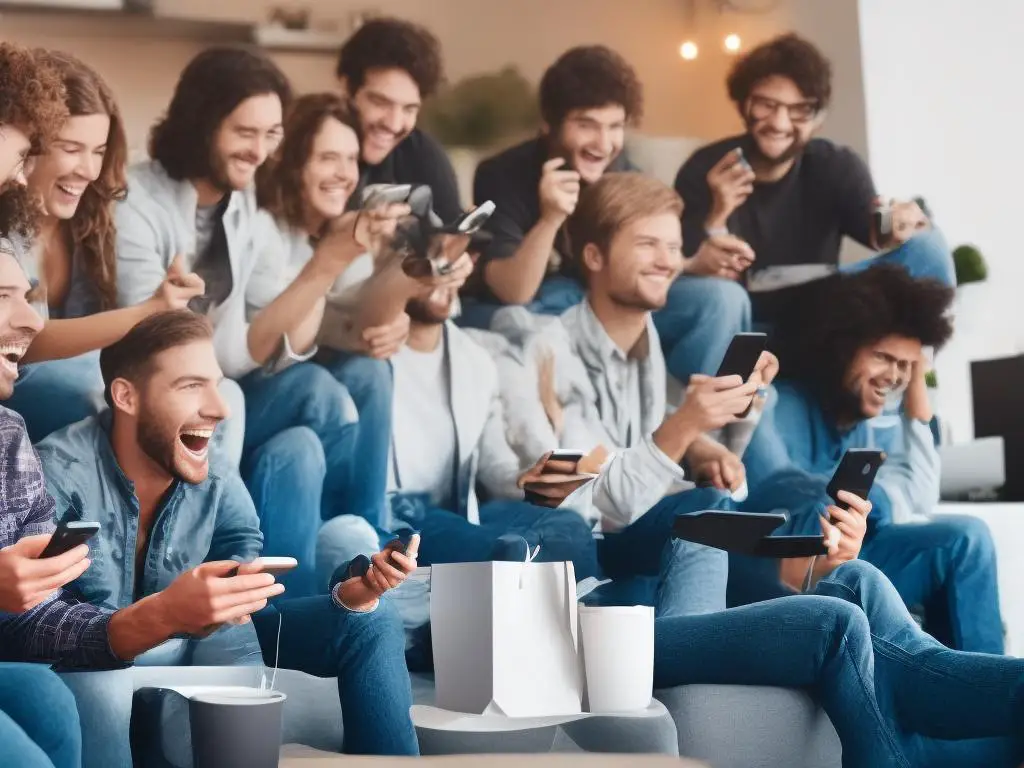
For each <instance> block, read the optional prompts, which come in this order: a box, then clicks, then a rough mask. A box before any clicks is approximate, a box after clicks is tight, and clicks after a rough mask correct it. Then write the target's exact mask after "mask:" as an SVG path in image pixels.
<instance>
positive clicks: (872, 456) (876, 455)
mask: <svg viewBox="0 0 1024 768" xmlns="http://www.w3.org/2000/svg"><path fill="white" fill-rule="evenodd" d="M884 463H885V452H884V451H876V450H874V449H872V448H855V449H852V450H849V451H847V452H846V453H845V454H843V459H842V461H840V462H839V466H838V467H836V471H835V472H833V473H832V479H831V480H829V482H828V488H827V489H826V491H827V493H828V495H829V496H831V497H832V500H833V501H834V502H835V503H836V506H837V507H839V508H840V509H849V508H850V505H849V504H847V503H846V502H843V501H840V500H839V492H840V491H847V492H848V493H852V494H853V495H854V496H860V497H861V498H862V499H866V498H867V497H868V494H869V493H871V486H872V485H874V482H875V475H877V474H878V470H879V468H880V467H881V466H882V464H884Z"/></svg>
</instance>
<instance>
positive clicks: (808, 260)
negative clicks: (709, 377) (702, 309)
mask: <svg viewBox="0 0 1024 768" xmlns="http://www.w3.org/2000/svg"><path fill="white" fill-rule="evenodd" d="M728 89H729V97H730V99H732V101H733V102H734V103H735V105H736V109H737V110H738V112H739V115H740V117H741V118H742V120H743V122H744V125H745V126H746V132H745V133H743V134H741V135H739V136H732V137H729V138H727V139H723V140H721V141H719V142H716V143H714V144H711V145H709V146H706V147H704V148H702V149H700V150H698V151H697V152H695V153H694V154H693V156H692V157H690V159H689V160H687V161H686V163H684V164H683V166H682V168H681V169H680V170H679V173H678V175H677V176H676V182H675V187H676V191H677V192H679V194H680V195H681V196H682V198H683V201H684V203H685V206H686V207H685V209H684V212H683V242H684V244H685V251H686V255H687V256H688V257H690V258H689V260H688V265H687V266H688V269H687V271H688V272H689V273H690V274H691V275H695V276H701V277H703V278H704V279H703V280H702V281H700V282H701V283H703V285H704V286H705V287H706V288H707V294H706V295H705V296H703V297H701V296H700V295H698V296H697V297H696V298H697V299H698V300H704V301H714V302H721V301H727V302H730V303H732V304H734V305H736V306H737V307H738V309H737V312H740V313H747V312H750V309H748V308H749V307H752V313H753V316H752V320H753V322H754V323H765V324H773V323H775V322H777V321H778V319H779V316H780V314H781V313H782V312H783V311H784V309H785V308H786V307H788V306H793V305H795V304H799V303H800V302H802V301H804V300H805V297H806V296H807V295H808V293H809V292H813V290H814V284H815V282H816V281H817V280H818V279H820V278H821V277H824V276H826V275H828V274H830V273H831V272H834V271H835V270H836V269H837V268H838V264H839V254H840V247H841V244H842V240H843V238H844V237H850V238H853V239H854V240H856V241H857V242H859V243H861V244H862V245H864V246H866V247H868V248H871V249H872V250H875V251H878V252H886V253H884V255H883V256H881V257H879V258H878V259H867V260H864V261H861V262H858V263H857V264H856V265H853V266H852V267H849V268H851V269H855V270H857V269H865V268H867V267H869V266H870V265H872V264H875V263H878V262H879V261H880V260H881V261H887V262H894V263H897V264H900V265H902V266H904V267H905V268H906V269H907V270H908V271H909V272H910V273H911V274H912V275H915V276H916V277H934V278H936V279H938V280H941V281H942V282H944V283H946V284H947V285H952V284H953V283H954V272H953V263H952V257H951V254H950V251H949V249H948V247H947V246H946V244H945V242H944V241H943V239H942V237H941V235H940V234H939V233H938V232H937V231H936V230H934V229H933V228H932V227H931V223H930V221H929V219H928V216H927V215H926V214H925V213H924V211H923V210H922V208H921V207H920V205H919V203H917V202H891V205H889V204H888V203H887V205H889V208H888V210H889V211H890V213H889V214H888V215H887V216H886V218H887V219H888V221H887V223H886V224H885V225H884V226H883V227H882V228H879V227H878V226H876V225H875V224H873V212H874V211H875V209H876V204H878V203H881V202H882V201H880V200H878V199H877V195H876V192H875V186H874V182H873V181H872V179H871V173H870V171H869V170H868V167H867V165H866V164H865V162H864V161H863V160H862V159H861V158H860V157H858V156H857V154H856V153H855V152H854V151H853V150H851V149H850V148H848V147H843V146H839V145H837V144H835V143H833V142H831V141H829V140H827V139H823V138H820V137H817V136H816V135H815V134H816V133H817V132H818V130H819V129H820V128H821V126H822V124H823V123H824V120H825V116H826V113H827V109H828V106H829V103H830V101H831V98H832V66H831V64H830V62H829V60H828V59H827V58H825V56H824V55H823V54H822V53H821V51H819V50H818V49H817V48H816V47H815V46H814V45H813V44H812V43H810V42H808V41H807V40H804V39H802V38H800V37H798V36H797V35H795V34H787V35H783V36H781V37H777V38H775V39H773V40H770V41H768V42H766V43H764V44H763V45H760V46H758V47H757V48H755V49H754V50H752V51H750V52H749V53H748V54H747V55H746V56H744V57H742V58H741V59H739V60H738V61H737V62H736V64H735V66H734V67H733V69H732V71H731V73H730V74H729V78H728ZM706 244H707V245H706ZM721 283H725V284H727V285H728V288H721V285H720V284H721ZM737 289H745V290H737ZM748 294H749V295H748ZM691 346H693V345H692V343H691ZM723 351H724V349H720V350H717V351H716V352H717V354H716V357H720V356H721V354H722V352H723ZM701 359H702V356H701V355H700V354H699V353H697V352H694V353H693V354H691V355H690V360H691V362H690V366H691V367H692V371H693V372H698V371H699V372H705V373H706V372H708V371H707V370H701V369H700V368H699V367H693V366H698V365H699V364H700V361H701ZM680 373H686V371H683V370H681V371H680Z"/></svg>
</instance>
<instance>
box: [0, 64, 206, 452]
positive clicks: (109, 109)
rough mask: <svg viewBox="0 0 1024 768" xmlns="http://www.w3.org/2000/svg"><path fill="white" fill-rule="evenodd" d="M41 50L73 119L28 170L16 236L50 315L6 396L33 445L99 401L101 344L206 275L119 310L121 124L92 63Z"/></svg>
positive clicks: (176, 281)
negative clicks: (25, 227)
mask: <svg viewBox="0 0 1024 768" xmlns="http://www.w3.org/2000/svg"><path fill="white" fill-rule="evenodd" d="M37 55H39V56H40V57H41V58H42V59H43V60H44V61H45V62H46V63H47V65H48V66H50V67H52V68H53V69H54V70H55V71H56V72H57V73H59V76H60V79H61V83H62V86H63V90H64V105H65V110H66V112H65V114H67V117H66V118H65V119H64V120H60V119H59V117H58V119H57V120H56V121H55V122H54V123H53V124H54V125H58V126H60V127H59V129H58V130H57V131H56V132H55V135H54V136H53V137H52V138H51V139H50V141H49V144H48V146H47V148H46V151H45V152H43V153H42V154H41V155H39V157H38V158H35V163H34V167H33V168H32V169H31V172H30V173H29V174H28V192H29V193H30V195H31V197H32V200H33V202H34V203H35V204H36V205H37V206H38V208H39V216H38V219H37V223H36V226H35V227H34V232H33V234H32V236H31V237H28V236H25V234H24V233H22V234H21V235H20V236H15V237H13V238H12V243H13V245H14V250H15V253H16V255H17V256H18V257H19V260H20V261H21V263H22V264H23V265H24V266H25V268H26V271H28V273H29V278H30V280H32V281H33V282H34V283H36V284H38V286H39V291H38V300H39V303H40V309H41V310H42V312H43V315H44V317H45V318H47V322H46V326H45V327H44V329H43V331H42V332H41V333H40V334H39V335H38V336H37V337H36V340H35V341H34V342H33V344H32V346H31V347H30V348H29V350H28V352H27V354H26V355H25V361H24V362H26V363H30V365H27V366H25V368H23V370H22V374H21V377H20V378H19V380H18V383H17V386H16V387H15V390H14V396H13V397H12V398H11V400H10V401H9V402H8V406H9V407H10V408H12V409H13V410H15V411H18V412H19V413H21V415H22V416H23V417H24V418H25V423H26V426H27V427H28V431H29V436H30V437H31V439H32V441H33V442H38V441H39V440H41V439H42V438H44V437H46V436H47V435H48V434H49V433H50V432H53V431H55V430H57V429H60V428H62V427H64V426H66V425H68V424H71V423H73V422H75V421H79V420H81V419H83V418H85V417H87V416H89V415H92V414H93V413H95V412H97V411H98V410H99V409H100V408H101V407H102V397H101V394H102V391H103V383H102V380H101V378H100V372H99V357H98V354H99V350H100V349H102V348H103V347H105V346H107V345H108V344H112V343H113V342H115V341H117V340H118V339H119V338H121V336H123V335H124V334H125V333H126V332H127V331H128V330H129V329H130V328H131V327H132V326H134V325H135V324H136V323H137V322H139V321H140V320H142V319H143V318H144V317H147V316H148V315H150V314H152V313H154V312H157V311H160V310H164V309H174V308H181V307H184V306H185V305H186V304H187V302H188V300H189V299H190V298H192V297H193V296H195V295H198V294H199V293H202V281H200V280H199V279H198V278H196V277H195V276H194V275H183V274H181V273H176V274H174V275H172V276H171V277H169V278H168V279H167V280H165V281H164V282H163V284H162V285H161V286H160V288H159V289H158V290H157V291H156V293H155V294H154V295H153V297H152V298H151V299H150V300H149V301H147V302H145V303H143V304H140V305H138V306H134V307H129V308H125V309H116V308H115V307H116V300H117V290H116V258H115V230H114V219H113V206H114V204H115V202H116V201H117V200H119V199H121V198H122V197H123V196H124V193H125V165H126V162H127V157H128V144H127V140H126V138H125V131H124V123H123V122H122V120H121V114H120V111H119V110H118V108H117V103H116V101H115V100H114V95H113V93H112V92H111V90H110V88H109V87H108V86H107V84H106V83H105V82H103V79H102V78H101V77H100V76H99V75H98V74H96V72H95V71H94V70H92V69H91V68H90V67H88V66H87V65H85V64H83V63H82V62H81V61H79V60H78V59H76V58H74V57H73V56H70V55H68V54H65V53H59V52H52V51H46V52H40V53H39V54H37ZM43 361H47V362H43Z"/></svg>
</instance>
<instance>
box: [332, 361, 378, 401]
mask: <svg viewBox="0 0 1024 768" xmlns="http://www.w3.org/2000/svg"><path fill="white" fill-rule="evenodd" d="M331 373H332V374H333V376H334V378H335V379H337V380H338V381H340V382H341V383H342V384H343V385H344V386H345V387H346V388H347V389H349V390H350V391H352V392H359V393H363V394H375V395H376V394H378V393H382V394H383V395H388V394H389V393H390V392H391V364H390V363H389V362H388V361H387V360H377V359H376V358H373V357H366V356H365V355H355V356H353V357H350V358H348V359H347V360H345V361H344V362H341V363H338V364H337V365H334V366H332V368H331ZM389 399H390V398H389Z"/></svg>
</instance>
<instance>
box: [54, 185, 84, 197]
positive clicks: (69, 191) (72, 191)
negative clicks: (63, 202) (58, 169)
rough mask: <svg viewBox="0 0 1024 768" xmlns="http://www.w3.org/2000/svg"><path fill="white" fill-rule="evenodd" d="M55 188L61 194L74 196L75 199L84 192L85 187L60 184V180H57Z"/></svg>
mask: <svg viewBox="0 0 1024 768" xmlns="http://www.w3.org/2000/svg"><path fill="white" fill-rule="evenodd" d="M57 189H58V190H60V191H61V192H62V193H63V194H65V195H67V196H68V197H71V198H74V199H75V200H77V199H78V198H80V197H81V196H82V195H84V194H85V187H82V188H78V187H72V186H70V185H68V184H61V183H60V182H57Z"/></svg>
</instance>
